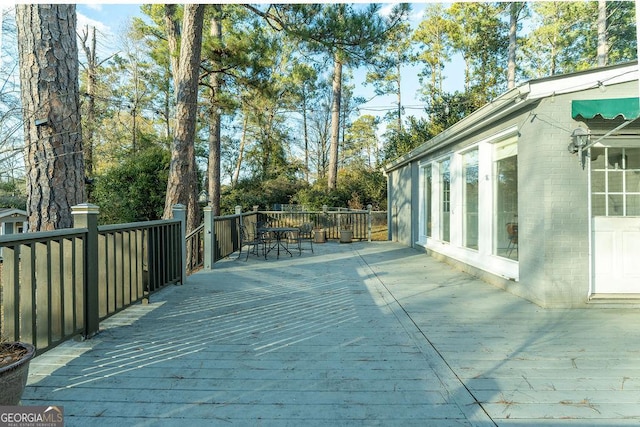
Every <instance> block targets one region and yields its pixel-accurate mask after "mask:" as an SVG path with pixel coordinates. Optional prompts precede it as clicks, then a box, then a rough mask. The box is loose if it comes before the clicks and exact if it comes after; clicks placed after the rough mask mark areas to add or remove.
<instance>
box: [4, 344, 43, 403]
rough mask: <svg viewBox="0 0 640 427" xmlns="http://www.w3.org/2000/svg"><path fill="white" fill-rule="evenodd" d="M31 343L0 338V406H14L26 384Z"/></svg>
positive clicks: (33, 348)
mask: <svg viewBox="0 0 640 427" xmlns="http://www.w3.org/2000/svg"><path fill="white" fill-rule="evenodd" d="M35 354H36V349H35V347H34V346H33V345H31V344H28V343H24V342H12V341H5V340H0V406H15V405H17V404H18V403H19V402H20V399H21V398H22V392H23V391H24V388H25V386H26V385H27V377H28V375H29V362H31V359H32V358H33V356H34V355H35Z"/></svg>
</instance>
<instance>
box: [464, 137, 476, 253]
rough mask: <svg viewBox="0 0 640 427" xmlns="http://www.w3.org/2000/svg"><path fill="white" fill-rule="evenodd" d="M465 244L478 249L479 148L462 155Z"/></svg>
mask: <svg viewBox="0 0 640 427" xmlns="http://www.w3.org/2000/svg"><path fill="white" fill-rule="evenodd" d="M462 174H463V183H464V184H463V185H464V187H463V189H462V197H463V205H462V209H463V215H464V216H463V224H462V226H463V238H464V241H463V243H464V246H465V247H467V248H471V249H478V150H477V149H475V150H473V151H469V152H468V153H465V154H463V155H462Z"/></svg>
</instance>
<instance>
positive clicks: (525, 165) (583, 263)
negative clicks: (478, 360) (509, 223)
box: [389, 81, 638, 307]
mask: <svg viewBox="0 0 640 427" xmlns="http://www.w3.org/2000/svg"><path fill="white" fill-rule="evenodd" d="M637 93H638V82H637V81H631V82H626V83H621V84H616V85H610V86H607V89H606V92H602V91H601V90H599V89H597V88H594V89H587V90H581V91H578V92H574V93H568V94H563V95H551V96H547V97H543V98H541V99H539V100H538V101H537V102H535V103H532V104H529V105H527V106H526V107H524V108H522V109H520V110H518V111H517V113H514V114H512V115H510V116H507V117H504V118H502V119H499V120H495V121H493V122H492V123H490V124H489V126H487V127H485V128H481V129H478V130H477V131H476V132H475V133H472V134H469V135H468V136H467V137H465V138H464V139H463V140H459V141H457V142H455V143H450V144H448V145H445V146H443V147H441V148H440V149H439V150H434V151H432V152H427V153H426V154H424V155H423V156H421V157H416V158H415V159H412V160H411V161H410V162H409V163H408V164H406V165H403V166H402V167H400V168H397V169H394V170H392V171H390V172H389V179H390V181H389V182H390V183H392V185H393V187H394V189H395V191H394V193H393V194H392V195H390V199H389V200H390V206H391V207H392V208H393V209H397V213H396V217H397V218H396V220H397V225H396V228H395V240H397V241H399V242H402V243H405V244H407V245H409V246H413V247H417V248H425V249H426V250H427V252H429V253H430V254H432V255H433V256H436V257H437V258H440V259H444V260H446V261H448V262H450V263H452V264H454V265H456V266H457V267H459V268H460V269H462V270H465V271H468V272H470V273H472V274H476V275H478V276H480V277H482V278H484V279H485V280H487V281H488V282H490V283H492V284H494V285H497V286H499V287H501V288H503V289H505V290H508V291H509V292H512V293H514V294H516V295H518V296H521V297H524V298H526V299H529V300H531V301H533V302H535V303H537V304H539V305H541V306H543V307H583V306H585V305H586V304H587V302H588V301H589V295H590V292H591V263H592V260H591V249H590V248H591V215H590V209H589V203H590V197H589V167H588V166H587V167H585V169H583V168H582V166H581V164H580V161H579V159H578V156H577V155H576V154H571V153H570V152H569V151H568V149H567V146H568V145H569V143H570V142H571V132H572V131H573V130H574V129H576V128H577V127H583V128H587V127H588V126H587V125H588V124H590V125H591V126H592V127H593V123H587V124H585V123H581V122H580V121H577V120H574V119H572V117H571V102H572V100H576V99H598V98H622V97H628V96H633V94H637ZM602 124H603V126H602V128H601V129H592V130H591V131H592V132H593V133H594V134H597V133H598V132H599V133H600V134H604V133H605V132H606V131H608V130H611V129H612V128H613V127H615V125H612V124H611V122H606V121H605V122H603V123H602ZM500 135H503V136H504V138H507V137H508V136H509V135H514V136H513V137H514V138H516V139H517V165H518V217H517V223H518V260H517V261H512V260H506V259H504V258H501V257H498V256H496V255H495V253H491V248H488V247H487V246H486V245H485V246H484V247H483V246H482V239H483V238H485V239H486V238H488V237H491V236H490V229H491V228H492V227H497V226H498V225H496V224H495V221H493V223H492V222H491V220H490V219H488V218H489V217H490V216H492V215H493V212H492V211H493V209H494V203H495V200H494V199H495V194H494V193H492V188H491V183H490V182H488V181H489V180H490V178H489V177H491V179H492V180H495V176H493V175H492V174H493V172H492V171H491V170H490V169H489V168H488V167H487V165H490V164H491V165H493V164H494V163H493V161H492V160H491V155H492V154H491V150H493V148H492V147H494V146H495V144H496V143H497V142H499V141H500V138H502V136H500ZM470 147H477V148H478V151H479V155H480V159H481V163H480V168H479V169H480V171H479V176H480V182H479V191H480V196H479V197H480V199H481V200H480V203H479V216H480V217H481V218H483V219H481V220H480V230H479V234H480V239H481V242H480V247H479V248H478V250H469V249H468V248H464V247H462V246H463V245H462V241H463V240H462V236H461V231H460V227H461V224H462V220H461V218H460V213H459V212H460V209H461V207H462V200H461V199H462V196H461V191H462V185H463V184H462V183H461V182H460V181H461V175H460V171H461V164H460V163H461V153H463V152H464V150H465V149H469V148H470ZM443 156H444V157H446V156H450V158H451V159H452V163H451V165H452V166H451V167H452V178H451V180H452V182H451V205H452V213H451V221H452V222H451V241H450V242H438V241H437V239H435V238H428V237H426V236H424V235H423V233H422V234H421V233H420V228H421V224H420V221H421V220H422V219H421V216H420V215H419V212H420V210H421V209H423V210H424V208H422V207H421V203H422V197H421V196H422V195H421V193H420V192H421V191H422V186H423V185H424V184H421V180H422V177H421V173H420V168H421V167H423V166H424V165H425V164H429V163H430V162H431V163H432V164H436V163H437V162H438V159H441V158H443ZM482 159H484V160H482ZM487 159H488V160H487ZM482 162H484V163H482ZM587 162H588V160H587ZM482 164H484V165H485V166H484V167H483V166H482ZM485 177H486V179H485V180H484V181H483V178H485ZM436 185H437V184H436ZM436 193H437V191H435V192H434V193H433V194H435V195H436V200H434V203H438V200H437V194H436ZM483 200H484V201H483ZM409 207H411V209H413V210H414V213H413V214H409V213H407V212H406V210H407V209H408V208H409ZM407 221H410V223H407ZM436 222H437V220H436ZM436 225H437V224H436ZM422 227H423V228H424V226H422ZM434 240H435V242H434Z"/></svg>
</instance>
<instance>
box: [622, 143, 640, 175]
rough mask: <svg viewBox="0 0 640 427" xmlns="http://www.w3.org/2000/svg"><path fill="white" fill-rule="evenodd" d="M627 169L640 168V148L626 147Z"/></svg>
mask: <svg viewBox="0 0 640 427" xmlns="http://www.w3.org/2000/svg"><path fill="white" fill-rule="evenodd" d="M624 152H625V159H626V165H625V168H626V169H636V170H639V169H640V148H625V150H624Z"/></svg>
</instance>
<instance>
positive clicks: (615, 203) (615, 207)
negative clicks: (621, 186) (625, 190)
mask: <svg viewBox="0 0 640 427" xmlns="http://www.w3.org/2000/svg"><path fill="white" fill-rule="evenodd" d="M622 201H623V196H622V194H609V210H608V212H607V213H608V215H609V216H622V215H624V207H623V205H622Z"/></svg>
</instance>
